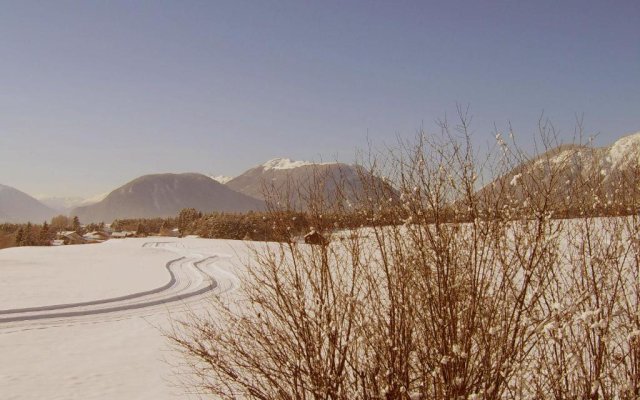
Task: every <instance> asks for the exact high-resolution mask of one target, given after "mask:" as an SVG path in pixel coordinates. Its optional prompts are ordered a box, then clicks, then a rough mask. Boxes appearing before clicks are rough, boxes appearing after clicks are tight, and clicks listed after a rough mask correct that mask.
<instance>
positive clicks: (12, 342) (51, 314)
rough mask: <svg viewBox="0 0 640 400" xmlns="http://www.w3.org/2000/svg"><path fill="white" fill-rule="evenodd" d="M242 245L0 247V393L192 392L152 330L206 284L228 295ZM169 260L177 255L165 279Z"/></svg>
mask: <svg viewBox="0 0 640 400" xmlns="http://www.w3.org/2000/svg"><path fill="white" fill-rule="evenodd" d="M246 252H247V250H246V246H245V244H244V243H242V242H237V241H236V242H234V241H223V240H205V239H168V238H146V239H126V240H112V241H109V242H105V243H103V244H99V245H83V246H66V247H61V248H20V249H10V250H2V251H0V354H2V362H1V363H0V388H1V390H0V393H1V395H0V397H2V398H3V399H5V398H6V399H141V400H144V399H154V400H169V399H191V398H196V397H190V396H189V395H187V394H185V393H184V392H183V391H182V389H181V388H179V387H174V384H175V383H177V381H178V377H177V376H176V374H177V373H179V368H175V367H172V365H170V364H168V363H167V362H169V363H177V362H178V360H179V359H178V358H177V357H178V355H177V354H175V353H173V352H171V351H170V349H169V346H168V341H167V339H166V338H164V337H163V335H162V332H161V330H163V329H164V330H167V329H170V328H171V318H174V319H179V318H181V316H184V313H185V312H186V311H187V310H188V309H190V310H194V311H197V310H199V309H200V308H201V307H203V306H204V305H206V299H207V298H208V296H211V295H212V294H216V295H220V294H223V293H224V294H225V296H230V297H231V298H232V296H233V293H234V290H235V288H236V287H237V285H238V282H237V278H236V273H240V271H241V270H237V268H240V267H239V266H238V264H239V263H238V262H237V260H240V259H243V260H244V259H246V258H247V253H246ZM171 261H173V262H175V263H179V264H181V266H180V268H181V270H180V271H176V278H177V279H176V280H175V282H173V283H172V282H171V280H170V275H169V273H168V270H167V268H166V266H167V263H168V262H171ZM169 283H172V285H171V286H170V287H167V288H165V287H164V286H166V285H167V284H169ZM154 288H156V289H157V288H160V289H162V290H160V291H156V292H155V293H151V294H146V295H144V294H143V295H142V296H137V297H136V295H137V294H140V293H141V292H144V291H147V292H148V291H151V290H153V289H154ZM203 288H204V289H206V290H205V291H204V292H202V293H197V291H198V290H202V289H203ZM23 293H24V297H25V298H24V299H23V298H21V297H22V296H23ZM194 293H195V294H194ZM126 295H129V297H128V298H127V296H126ZM115 296H117V297H118V298H116V299H112V298H113V297H115ZM123 297H124V298H123ZM101 300H102V301H103V302H102V303H100V301H101ZM82 302H85V303H86V302H93V303H97V304H89V305H82V304H80V305H78V303H82ZM56 305H57V306H56ZM47 306H49V307H51V306H54V309H52V310H46V309H44V308H46V307H47ZM24 307H31V308H34V307H35V308H38V310H35V311H24V309H23V310H22V311H21V310H20V309H16V308H24ZM56 307H57V308H56ZM105 310H106V311H105ZM77 311H81V313H80V314H82V315H67V316H64V313H69V312H71V313H77ZM12 319H13V320H12ZM16 319H17V321H16Z"/></svg>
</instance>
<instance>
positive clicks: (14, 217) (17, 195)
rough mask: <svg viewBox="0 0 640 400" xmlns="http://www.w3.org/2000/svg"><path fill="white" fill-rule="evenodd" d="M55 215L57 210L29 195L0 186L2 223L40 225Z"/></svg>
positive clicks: (0, 218)
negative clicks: (31, 223)
mask: <svg viewBox="0 0 640 400" xmlns="http://www.w3.org/2000/svg"><path fill="white" fill-rule="evenodd" d="M55 215H56V211H55V210H53V209H51V208H49V207H47V206H45V205H44V204H42V203H41V202H39V201H38V200H36V199H35V198H33V197H31V196H29V195H28V194H26V193H24V192H21V191H19V190H18V189H15V188H12V187H11V186H6V185H1V184H0V222H12V223H24V222H33V223H38V224H40V223H42V222H43V221H48V220H49V219H51V218H52V217H54V216H55Z"/></svg>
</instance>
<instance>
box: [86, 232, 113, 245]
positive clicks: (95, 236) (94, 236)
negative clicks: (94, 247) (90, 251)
mask: <svg viewBox="0 0 640 400" xmlns="http://www.w3.org/2000/svg"><path fill="white" fill-rule="evenodd" d="M82 237H83V238H84V239H85V240H87V241H90V242H104V241H105V240H107V239H109V234H107V233H105V232H101V231H93V232H89V233H87V234H84V235H83V236H82Z"/></svg>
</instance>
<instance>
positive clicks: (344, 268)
mask: <svg viewBox="0 0 640 400" xmlns="http://www.w3.org/2000/svg"><path fill="white" fill-rule="evenodd" d="M468 120H469V118H468V117H467V115H466V114H465V111H464V110H462V109H459V121H458V124H457V125H456V126H454V127H452V126H450V125H449V123H448V122H447V121H443V122H442V123H441V124H440V126H441V129H442V130H441V134H440V135H439V136H437V137H433V136H427V135H424V134H420V135H419V136H418V138H417V140H416V141H415V142H402V143H400V145H399V146H398V148H396V149H391V150H389V151H388V152H386V153H385V154H383V155H380V156H376V157H373V156H372V157H370V158H369V159H368V160H367V163H366V165H367V166H366V168H365V167H362V170H361V171H363V173H362V176H361V181H360V187H359V188H360V189H361V190H358V191H353V190H346V189H344V190H340V188H341V187H343V186H341V185H340V184H337V185H335V187H337V188H338V190H336V191H335V197H334V198H332V199H331V201H326V196H324V195H320V193H321V192H322V190H323V189H322V188H324V187H326V179H334V182H335V176H332V177H327V176H323V175H322V174H318V175H316V176H315V177H314V184H313V185H311V186H309V189H305V192H304V193H301V192H297V193H296V195H297V196H300V197H303V201H294V202H288V201H284V202H283V201H280V202H279V203H278V202H271V203H270V207H269V212H270V213H271V217H270V218H269V221H270V223H272V224H273V229H274V230H277V231H279V232H282V235H283V236H286V233H287V232H289V231H290V228H291V226H292V225H293V223H292V222H291V221H288V220H287V218H286V217H285V216H287V215H291V214H288V213H286V212H285V211H290V209H291V208H292V207H293V206H292V205H299V204H305V205H307V209H306V221H307V222H308V224H309V225H310V226H309V228H311V227H313V228H314V229H316V230H318V231H319V232H320V233H322V234H323V235H325V236H329V235H331V241H330V243H329V244H327V245H306V244H302V243H300V242H297V241H288V242H282V243H265V244H253V245H252V246H253V247H252V257H251V260H249V261H247V265H246V267H247V268H246V273H244V275H243V277H242V279H243V281H242V282H243V283H242V287H241V290H240V292H239V293H237V294H234V295H233V296H234V297H233V300H232V301H229V299H228V298H226V297H220V298H216V299H213V302H212V306H211V309H210V310H209V312H208V313H207V314H206V315H197V314H192V315H190V317H189V318H187V319H186V320H184V321H182V322H180V323H179V324H178V325H177V326H176V329H175V331H174V332H173V334H172V335H171V339H172V341H173V343H174V344H175V345H176V347H177V348H178V349H179V350H180V351H182V352H183V353H184V354H185V356H186V360H188V362H189V363H190V366H191V370H192V376H193V377H194V378H195V381H193V382H191V384H193V385H194V386H195V387H197V388H198V389H199V390H200V391H202V392H204V393H209V394H213V395H215V396H216V397H219V398H226V399H232V398H233V399H235V398H255V399H383V398H384V399H524V398H544V399H546V398H555V399H573V398H575V399H577V398H580V399H583V398H585V399H586V398H589V399H591V398H594V399H595V398H603V399H607V398H629V399H630V398H636V397H637V396H638V393H639V391H638V390H639V386H638V384H639V381H640V378H639V375H638V373H639V371H640V348H639V343H640V324H639V318H640V314H639V311H640V309H639V304H640V280H639V278H640V270H639V264H638V260H639V257H640V253H639V250H640V249H639V247H640V236H639V235H638V220H637V218H636V217H629V218H612V219H597V218H593V217H590V216H585V217H583V218H581V219H576V220H564V219H555V218H554V216H557V215H558V214H562V213H563V212H565V213H566V210H567V209H568V207H569V206H570V205H571V204H570V202H569V201H568V200H570V199H567V196H572V195H575V196H577V195H578V193H574V192H573V191H574V190H575V191H578V189H571V188H579V191H580V196H582V197H581V198H585V196H586V195H585V193H587V194H590V195H591V196H593V197H597V196H600V195H601V192H598V190H599V189H598V187H597V184H596V183H595V181H594V180H590V179H589V176H588V174H585V175H584V177H583V178H581V180H580V181H579V182H571V185H568V184H567V182H566V174H565V172H566V170H564V169H563V168H562V164H563V162H562V161H560V162H559V161H558V158H557V157H554V154H556V153H554V152H548V151H546V150H550V149H551V148H553V147H555V146H556V145H557V142H556V136H555V132H554V131H553V127H552V126H551V125H550V124H547V123H541V124H540V138H541V143H542V146H543V150H545V151H544V152H543V153H542V154H541V155H537V156H535V157H528V156H526V155H525V153H524V152H523V151H522V150H520V149H519V148H518V147H517V146H515V145H514V144H513V143H507V142H505V141H504V140H503V139H502V137H501V136H498V145H497V146H496V148H495V152H494V153H492V154H490V155H489V157H487V159H483V160H480V161H478V160H476V159H475V153H474V151H473V149H472V147H471V141H470V135H469V128H468ZM363 164H365V163H363ZM518 165H529V166H533V167H531V168H524V167H522V168H519V169H517V170H516V171H515V173H512V170H513V168H514V166H518ZM558 166H560V167H558ZM365 172H366V173H365ZM489 172H491V173H492V174H493V175H498V176H499V177H500V178H498V179H496V180H491V181H490V182H487V183H485V182H483V181H482V179H483V177H487V176H490V175H489ZM372 176H386V177H387V179H388V180H389V181H391V182H394V184H395V185H394V188H392V187H391V186H388V185H379V184H376V183H374V181H373V180H371V177H372ZM627 178H628V177H627ZM344 184H345V182H342V185H344ZM590 185H591V186H590ZM290 188H295V185H291V187H290ZM356 192H357V193H358V196H357V198H355V199H354V198H353V194H354V193H356ZM343 193H349V197H348V198H347V196H345V195H344V194H343ZM613 193H615V191H614V192H613ZM280 198H281V197H280ZM285 198H287V199H288V198H291V197H290V196H289V195H288V194H287V195H286V196H285ZM588 207H590V206H585V207H584V209H583V210H582V212H583V213H585V212H586V209H587V208H588ZM578 208H579V207H578ZM572 212H575V210H573V211H572ZM327 215H331V216H332V217H331V218H327V217H326V216H327ZM353 221H359V222H362V223H359V224H357V225H354V224H353Z"/></svg>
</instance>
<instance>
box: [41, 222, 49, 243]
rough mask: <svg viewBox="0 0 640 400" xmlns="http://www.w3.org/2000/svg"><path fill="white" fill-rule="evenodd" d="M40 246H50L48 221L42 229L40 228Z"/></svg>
mask: <svg viewBox="0 0 640 400" xmlns="http://www.w3.org/2000/svg"><path fill="white" fill-rule="evenodd" d="M38 244H39V245H40V246H48V245H49V225H48V224H47V221H44V223H43V224H42V228H40V234H39V235H38Z"/></svg>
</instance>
